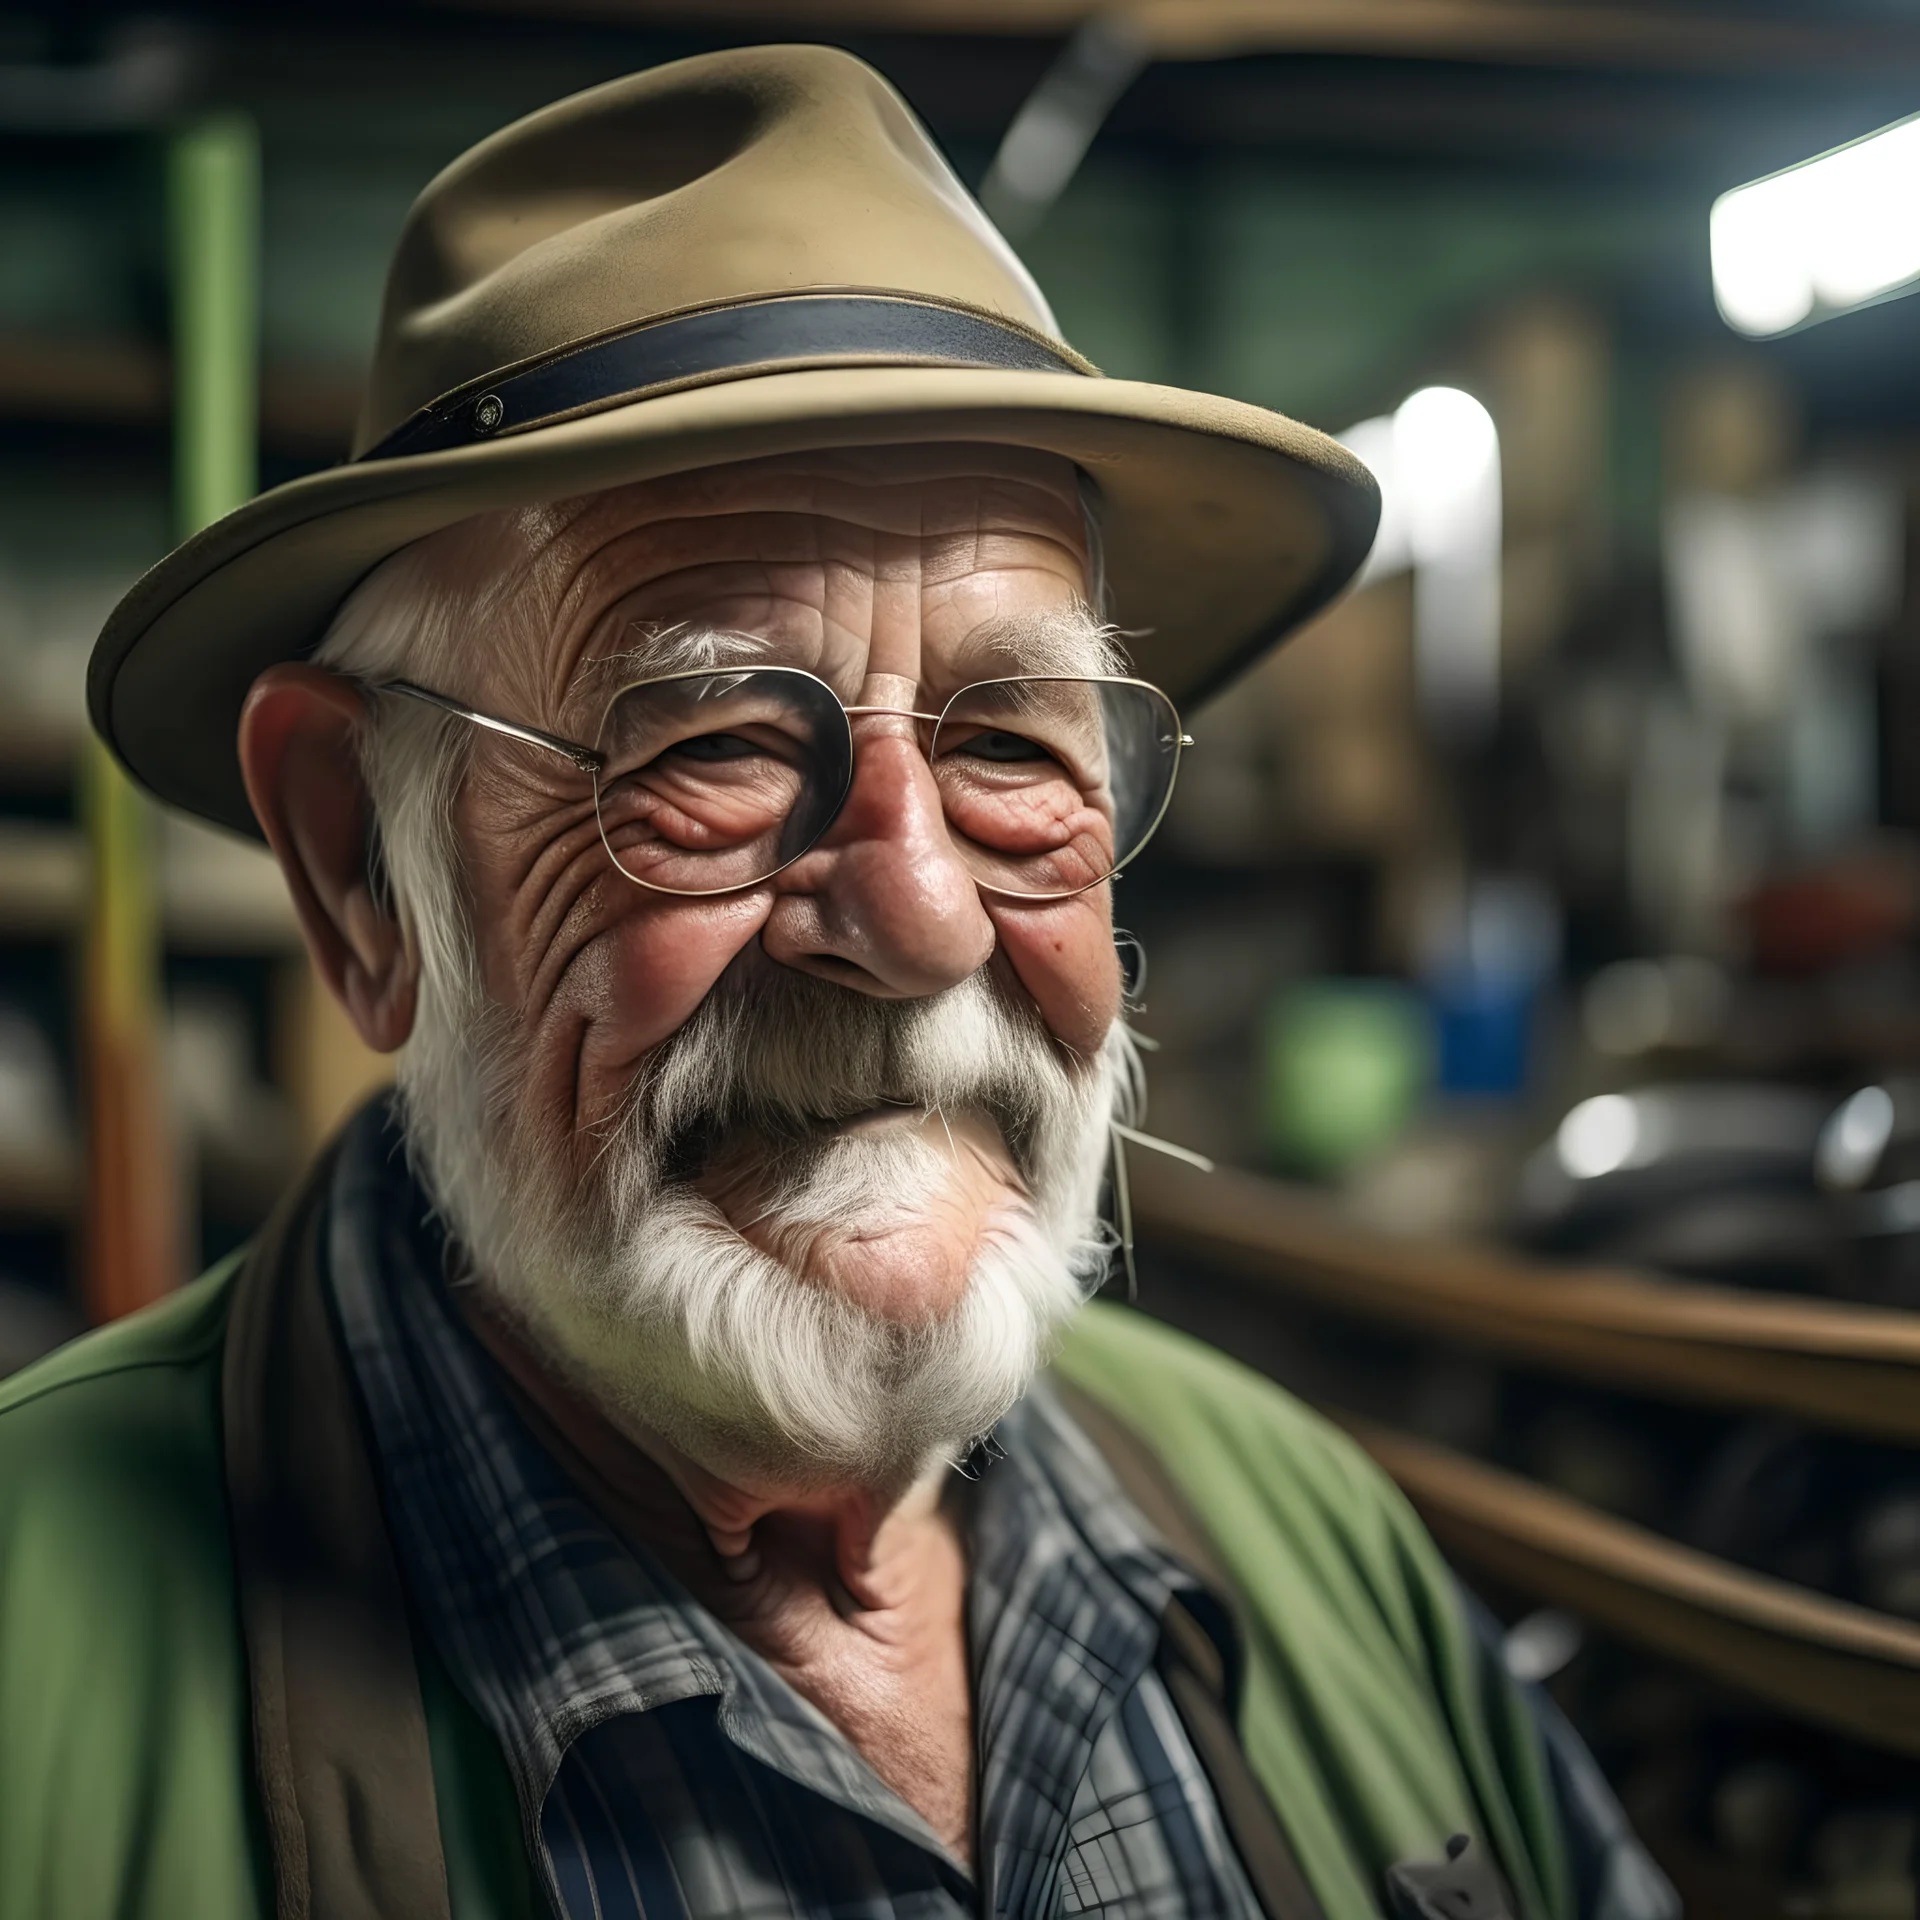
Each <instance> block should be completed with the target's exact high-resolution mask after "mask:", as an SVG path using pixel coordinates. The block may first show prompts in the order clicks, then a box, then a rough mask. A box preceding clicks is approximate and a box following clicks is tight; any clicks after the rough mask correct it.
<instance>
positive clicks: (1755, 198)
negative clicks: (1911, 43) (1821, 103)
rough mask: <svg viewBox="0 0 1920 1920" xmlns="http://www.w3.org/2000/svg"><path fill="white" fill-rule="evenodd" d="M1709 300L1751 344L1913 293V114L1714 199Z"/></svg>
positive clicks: (1918, 200) (1917, 205)
mask: <svg viewBox="0 0 1920 1920" xmlns="http://www.w3.org/2000/svg"><path fill="white" fill-rule="evenodd" d="M1710 236H1711V244H1712V252H1713V297H1714V299H1715V300H1716V301H1717V302H1718V303H1719V307H1720V312H1721V316H1722V317H1723V318H1724V319H1725V320H1726V323H1727V324H1728V326H1730V327H1732V328H1734V329H1735V331H1736V332H1739V333H1744V334H1747V335H1749V336H1750V337H1752V338H1754V339H1764V338H1766V337H1767V336H1768V335H1771V334H1779V333H1790V332H1791V331H1792V330H1793V329H1794V328H1795V327H1799V326H1805V325H1808V324H1810V323H1811V322H1813V321H1816V320H1830V319H1832V318H1833V316H1834V315H1835V314H1839V313H1846V312H1848V311H1850V310H1851V309H1853V308H1855V307H1863V306H1867V305H1870V304H1871V303H1872V302H1874V301H1877V300H1885V299H1888V298H1890V297H1891V296H1892V295H1894V294H1898V293H1909V292H1911V291H1912V290H1913V289H1914V287H1915V286H1916V285H1920V114H1916V115H1914V116H1913V117H1912V118H1911V119H1907V120H1901V121H1898V122H1896V123H1895V124H1894V125H1893V126H1890V127H1882V128H1881V130H1880V131H1879V132H1878V133H1870V134H1867V135H1866V136H1865V137H1864V138H1862V139H1859V140H1855V141H1853V142H1851V143H1850V144H1849V145H1847V146H1844V147H1835V148H1834V150H1833V151H1832V152H1831V153H1823V154H1821V155H1820V156H1819V157H1818V158H1817V159H1813V160H1805V161H1802V162H1801V163H1800V165H1798V166H1796V167H1788V168H1787V169H1786V170H1785V171H1784V172H1782V173H1771V174H1768V175H1767V177H1766V178H1765V179H1764V180H1754V181H1751V182H1749V183H1748V185H1746V186H1744V187H1735V188H1734V189H1733V191H1732V192H1731V193H1723V194H1722V195H1721V196H1720V198H1719V199H1718V200H1716V201H1715V202H1714V203H1713V217H1712V221H1711V223H1710Z"/></svg>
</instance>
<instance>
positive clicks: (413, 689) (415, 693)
mask: <svg viewBox="0 0 1920 1920" xmlns="http://www.w3.org/2000/svg"><path fill="white" fill-rule="evenodd" d="M374 691H375V692H376V693H404V694H405V695H406V696H407V698H408V699H409V700H423V701H425V702H426V704H427V705H428V706H430V707H438V708H439V709H440V710H441V712H442V713H450V714H452V715H453V716H454V718H455V719H458V720H466V721H470V722H471V723H472V724H473V725H474V726H476V727H485V728H486V729H487V731H488V732H489V733H501V734H505V735H506V737H507V738H508V739H509V740H519V741H523V742H524V743H525V744H526V745H528V746H530V747H544V748H545V749H546V750H547V752H549V753H557V754H559V755H560V756H561V757H562V758H563V759H567V760H571V761H572V762H573V764H574V765H575V766H576V767H578V768H579V769H580V771H581V772H582V773H594V774H597V773H600V772H601V771H603V770H604V768H605V767H606V764H607V762H606V756H605V755H604V754H599V753H596V752H595V751H594V750H593V749H592V748H591V747H583V746H581V745H580V744H579V742H578V741H575V740H562V739H561V738H560V736H559V735H558V734H555V733H542V732H541V731H540V729H539V728H538V727H522V726H516V725H515V724H514V722H513V721H511V720H502V719H499V718H498V717H497V716H495V715H494V714H491V713H482V712H481V711H480V709H479V708H478V707H469V706H463V705H462V704H461V703H460V702H459V701H458V700H450V699H448V698H447V696H446V695H445V694H444V693H435V692H434V691H433V690H432V689H431V688H429V687H421V686H416V685H415V684H414V683H413V682H412V681H411V680H382V681H379V682H378V683H377V684H376V685H375V687H374Z"/></svg>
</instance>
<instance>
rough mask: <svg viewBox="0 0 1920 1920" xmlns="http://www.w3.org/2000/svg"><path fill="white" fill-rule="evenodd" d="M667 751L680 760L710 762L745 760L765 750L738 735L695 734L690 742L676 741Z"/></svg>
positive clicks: (742, 735) (743, 736)
mask: <svg viewBox="0 0 1920 1920" xmlns="http://www.w3.org/2000/svg"><path fill="white" fill-rule="evenodd" d="M667 751H668V752H669V753H671V754H674V755H677V756H678V757H679V758H680V759H682V760H703V761H712V760H745V759H747V758H749V757H750V756H751V755H753V754H757V753H763V752H765V749H764V748H763V747H759V746H756V745H755V744H754V742H753V741H751V740H749V739H748V738H747V737H746V736H745V735H744V734H740V733H696V734H695V735H694V736H693V738H692V739H690V740H680V741H676V742H675V743H674V745H673V746H671V747H669V748H668V749H667Z"/></svg>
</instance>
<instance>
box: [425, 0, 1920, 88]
mask: <svg viewBox="0 0 1920 1920" xmlns="http://www.w3.org/2000/svg"><path fill="white" fill-rule="evenodd" d="M428 4H429V5H435V6H438V7H440V8H442V9H445V10H450V11H465V12H476V11H477V12H487V13H506V14H538V15H540V16H541V17H542V18H545V19H552V18H553V16H554V15H555V14H556V13H561V14H567V15H571V16H572V17H573V18H575V19H593V20H603V21H617V22H620V23H622V24H626V25H631V26H636V27H638V26H672V27H678V28H682V29H685V28H690V27H714V26H725V27H727V28H729V29H735V30H737V29H740V28H748V29H752V28H764V29H766V30H767V31H768V32H769V33H778V34H796V35H807V36H813V35H818V34H823V33H834V32H862V33H924V34H970V35H971V34H984V35H1004V36H1006V37H1008V38H1043V39H1055V38H1059V37H1061V36H1063V35H1065V34H1068V33H1071V32H1072V31H1073V29H1074V28H1076V27H1078V26H1080V25H1082V24H1083V23H1084V22H1086V21H1087V20H1089V19H1092V18H1093V17H1094V16H1095V15H1096V14H1103V13H1104V14H1114V15H1124V16H1125V17H1126V18H1128V19H1129V20H1131V21H1133V22H1135V23H1136V24H1137V25H1138V26H1139V27H1140V28H1141V29H1142V31H1143V32H1144V33H1145V34H1146V36H1147V38H1148V40H1149V42H1150V43H1151V45H1152V47H1153V50H1154V54H1155V57H1156V58H1158V59H1163V60H1219V59H1227V58H1231V57H1235V56H1238V55H1245V54H1257V53H1267V54H1272V53H1322V54H1350V55H1357V56H1362V57H1368V56H1371V57H1376V58H1392V59H1412V60H1458V61H1474V62H1492V63H1496V64H1501V65H1509V64H1517V65H1523V66H1543V67H1619V68H1627V69H1638V70H1644V71H1650V72H1668V73H1675V72H1677V73H1706V74H1713V73H1730V74H1732V73H1756V74H1760V73H1775V74H1802V73H1804V74H1809V75H1823V74H1824V75H1832V74H1862V73H1874V72H1880V73H1884V72H1886V71H1888V70H1890V69H1894V70H1897V69H1898V68H1899V67H1901V66H1906V67H1908V68H1912V67H1913V66H1915V65H1916V64H1920V32H1917V31H1916V30H1915V29H1914V28H1912V27H1911V26H1907V25H1896V24H1891V23H1881V22H1872V21H1813V20H1807V19H1799V20H1788V19H1781V18H1778V17H1776V16H1773V15H1760V14H1739V13H1711V14H1709V13H1699V12H1694V11H1691V10H1682V9H1680V8H1678V7H1675V6H1672V5H1671V4H1669V5H1667V6H1659V7H1656V6H1637V5H1632V4H1613V5H1567V4H1553V3H1552V0H1122V4H1119V5H1114V6H1102V5H1099V4H1097V0H558V3H557V4H556V0H428Z"/></svg>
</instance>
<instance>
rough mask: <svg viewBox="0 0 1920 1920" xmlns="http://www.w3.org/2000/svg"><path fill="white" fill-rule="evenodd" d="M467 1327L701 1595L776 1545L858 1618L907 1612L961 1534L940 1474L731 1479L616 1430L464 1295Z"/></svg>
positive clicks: (611, 1499) (601, 1496)
mask: <svg viewBox="0 0 1920 1920" xmlns="http://www.w3.org/2000/svg"><path fill="white" fill-rule="evenodd" d="M460 1298H461V1304H462V1307H463V1309H464V1311H465V1317H466V1319H467V1323H468V1325H469V1326H470V1327H471V1329H472V1330H473V1332H474V1333H475V1334H476V1335H477V1337H478V1338H479V1339H480V1341H481V1343H482V1344H483V1345H484V1346H485V1347H486V1348H487V1350H488V1352H489V1353H490V1354H491V1355H492V1356H493V1358H494V1360H495V1361H496V1362H497V1363H498V1364H499V1365H500V1367H501V1368H502V1370H503V1371H504V1372H505V1373H506V1375H507V1377H508V1379H509V1381H510V1382H511V1384H512V1387H513V1389H514V1392H515V1396H516V1398H517V1399H518V1400H519V1401H520V1402H521V1405H522V1410H523V1411H524V1412H526V1413H527V1414H529V1415H530V1416H531V1418H532V1419H533V1422H534V1424H535V1425H536V1427H537V1428H539V1429H540V1430H541V1438H542V1439H543V1440H544V1441H546V1443H547V1444H548V1446H549V1447H550V1448H551V1449H552V1450H553V1451H555V1452H556V1453H558V1454H559V1455H560V1456H561V1458H562V1460H563V1463H564V1464H565V1465H566V1466H567V1468H568V1469H569V1471H570V1472H571V1473H573V1475H574V1476H575V1477H576V1478H577V1479H579V1480H580V1481H581V1482H582V1483H583V1486H584V1488H585V1490H586V1491H587V1492H588V1493H589V1495H590V1496H591V1497H592V1498H593V1499H594V1502H595V1504H596V1505H598V1506H600V1507H601V1508H602V1509H603V1511H605V1513H606V1515H607V1517H608V1519H609V1520H610V1521H612V1522H613V1524H614V1525H615V1526H616V1527H617V1528H618V1529H619V1530H620V1531H621V1532H622V1533H625V1534H627V1535H628V1536H629V1537H631V1538H634V1539H637V1540H639V1541H641V1542H643V1543H644V1544H645V1545H646V1546H647V1547H648V1548H649V1549H650V1550H651V1551H652V1552H654V1553H655V1554H657V1555H658V1556H659V1557H660V1558H661V1559H662V1560H664V1561H665V1562H666V1564H667V1565H668V1566H669V1567H670V1568H672V1570H673V1571H674V1573H675V1574H676V1575H677V1576H678V1577H680V1578H682V1579H686V1580H688V1582H689V1584H690V1585H693V1586H695V1587H696V1589H698V1588H701V1587H704V1586H705V1585H706V1584H707V1581H706V1579H705V1578H703V1577H702V1576H703V1575H717V1576H719V1577H720V1578H722V1579H724V1580H726V1581H729V1582H732V1583H734V1584H736V1585H746V1584H749V1583H751V1582H752V1581H754V1580H755V1579H756V1577H757V1576H758V1575H759V1574H760V1573H761V1571H762V1570H763V1567H764V1563H765V1560H766V1557H767V1554H768V1552H769V1551H770V1550H771V1549H773V1548H774V1547H775V1546H776V1545H777V1546H778V1548H779V1550H780V1553H781V1557H782V1558H783V1559H785V1560H787V1561H788V1562H789V1563H790V1564H789V1568H788V1571H789V1573H790V1575H795V1576H797V1575H800V1574H801V1573H802V1572H803V1570H804V1571H806V1572H807V1573H810V1574H811V1576H812V1577H814V1578H817V1580H818V1582H819V1584H820V1585H821V1586H822V1587H824V1588H827V1589H830V1590H833V1589H838V1590H839V1591H840V1593H841V1594H842V1595H843V1596H844V1599H845V1600H846V1601H849V1602H851V1604H852V1605H853V1606H854V1607H855V1608H862V1609H883V1608H886V1607H888V1606H891V1605H897V1604H898V1603H899V1601H900V1598H901V1596H902V1594H903V1592H904V1591H906V1590H909V1589H910V1588H911V1587H912V1585H913V1583H914V1562H915V1559H916V1556H917V1554H918V1553H919V1552H920V1551H921V1550H922V1549H923V1548H924V1547H925V1545H926V1544H927V1542H928V1541H929V1540H930V1539H932V1538H935V1537H937V1536H943V1535H947V1534H949V1533H950V1531H951V1530H950V1526H949V1523H948V1521H947V1519H946V1517H945V1515H944V1514H943V1512H942V1496H943V1493H944V1491H945V1489H946V1487H947V1484H948V1482H949V1480H950V1475H949V1473H948V1471H947V1469H946V1468H945V1467H944V1465H941V1464H936V1465H935V1466H934V1467H933V1468H932V1469H930V1470H929V1471H928V1472H926V1473H924V1474H922V1475H921V1476H920V1477H919V1478H918V1479H917V1480H914V1481H912V1482H911V1483H909V1484H908V1485H907V1486H905V1487H903V1488H898V1489H885V1490H878V1489H874V1488H870V1487H863V1486H856V1485H844V1486H829V1487H820V1486H815V1485H812V1484H809V1483H808V1481H807V1480H806V1478H805V1477H804V1475H801V1474H796V1475H795V1476H794V1477H793V1480H792V1481H791V1482H790V1483H788V1484H785V1485H783V1484H781V1483H780V1482H779V1481H778V1480H777V1479H774V1478H764V1479H756V1480H755V1481H753V1482H752V1483H745V1482H743V1481H742V1480H737V1479H730V1478H726V1477H723V1476H722V1475H721V1474H719V1473H716V1472H714V1471H712V1470H711V1469H709V1468H708V1467H706V1466H704V1465H702V1464H701V1463H700V1462H698V1461H696V1460H694V1459H692V1458H690V1457H689V1456H688V1455H687V1454H686V1453H685V1452H683V1451H682V1450H681V1449H680V1448H678V1447H676V1446H675V1445H674V1444H673V1443H672V1442H671V1441H669V1440H667V1439H666V1438H665V1437H664V1436H662V1435H659V1434H657V1433H652V1432H645V1433H641V1432H636V1431H635V1430H634V1429H633V1428H632V1426H631V1425H630V1423H626V1422H621V1423H618V1424H616V1423H615V1422H614V1421H613V1420H612V1419H610V1418H609V1417H608V1416H607V1415H606V1414H605V1413H604V1412H602V1411H601V1410H600V1409H599V1408H597V1407H596V1406H595V1405H593V1403H592V1402H591V1401H590V1400H589V1399H588V1398H587V1397H586V1396H585V1395H583V1394H581V1393H580V1392H578V1391H577V1390H576V1389H574V1388H573V1387H572V1386H570V1385H569V1384H568V1383H567V1382H566V1381H565V1380H564V1379H563V1378H562V1377H561V1376H560V1375H559V1374H558V1373H557V1372H556V1371H555V1370H554V1369H553V1368H552V1367H550V1366H549V1365H548V1364H547V1363H546V1362H545V1361H544V1360H542V1359H541V1358H540V1356H539V1355H538V1354H536V1353H535V1352H534V1351H533V1350H532V1348H531V1347H530V1346H529V1344H528V1343H527V1341H526V1339H525V1337H524V1335H523V1334H521V1332H520V1331H519V1330H518V1329H517V1328H515V1327H513V1326H512V1325H510V1324H508V1323H507V1322H505V1321H504V1320H503V1319H502V1318H500V1317H499V1316H498V1315H497V1314H495V1313H492V1312H490V1311H488V1309H487V1307H486V1304H485V1301H484V1299H483V1298H482V1297H480V1296H478V1295H477V1294H476V1293H475V1292H474V1291H463V1292H462V1294H461V1296H460Z"/></svg>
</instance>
